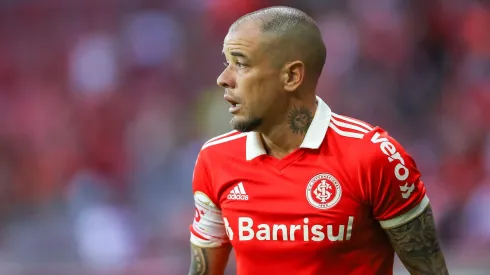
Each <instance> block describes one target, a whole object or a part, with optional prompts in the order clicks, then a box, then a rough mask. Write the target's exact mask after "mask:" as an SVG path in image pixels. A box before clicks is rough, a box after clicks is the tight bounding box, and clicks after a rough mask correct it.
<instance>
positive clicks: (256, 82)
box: [217, 21, 316, 158]
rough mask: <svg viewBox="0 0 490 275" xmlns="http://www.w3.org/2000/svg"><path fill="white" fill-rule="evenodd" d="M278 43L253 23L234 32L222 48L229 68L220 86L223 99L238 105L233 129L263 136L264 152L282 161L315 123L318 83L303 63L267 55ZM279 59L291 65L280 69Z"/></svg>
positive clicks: (284, 64)
mask: <svg viewBox="0 0 490 275" xmlns="http://www.w3.org/2000/svg"><path fill="white" fill-rule="evenodd" d="M274 39H276V38H274V37H271V36H269V35H267V34H264V33H262V32H261V30H260V26H259V25H258V24H257V23H256V22H253V21H250V22H243V23H241V24H240V25H239V26H238V27H235V28H234V29H232V30H230V32H229V33H228V35H227V36H226V38H225V41H224V46H223V54H224V56H225V59H226V63H225V64H226V67H225V69H224V70H223V72H222V73H221V75H220V76H219V77H218V79H217V82H218V85H219V86H221V87H223V88H224V89H225V95H224V96H225V99H227V100H228V101H230V99H231V102H230V103H238V104H240V109H239V110H238V111H237V112H235V113H233V118H232V120H231V125H232V126H233V128H235V129H236V130H239V131H241V132H247V131H256V132H260V133H261V135H262V140H263V142H264V147H265V149H266V151H267V152H268V153H269V154H270V155H272V156H274V157H277V158H282V157H284V156H286V155H287V154H288V153H290V152H291V151H293V150H295V149H296V148H298V147H299V145H300V144H301V142H302V140H303V138H304V135H305V134H306V130H307V129H308V126H309V125H310V123H311V120H312V119H313V114H314V113H315V110H316V100H315V93H314V89H311V87H313V86H314V82H316V78H313V77H310V78H307V77H306V72H307V69H306V66H305V64H304V63H303V62H302V61H301V60H294V58H293V57H291V58H286V57H278V55H277V54H276V55H274V56H269V54H268V53H269V52H270V51H269V47H270V45H271V44H274V43H276V42H275V41H274ZM271 40H272V41H271ZM284 54H287V51H285V52H284ZM278 60H288V61H284V63H282V65H281V66H278V62H279V63H280V61H278ZM293 118H294V119H293ZM300 123H302V125H300Z"/></svg>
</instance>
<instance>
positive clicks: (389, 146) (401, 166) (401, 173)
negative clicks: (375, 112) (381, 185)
mask: <svg viewBox="0 0 490 275" xmlns="http://www.w3.org/2000/svg"><path fill="white" fill-rule="evenodd" d="M371 142H372V143H374V144H376V143H380V145H379V148H380V149H381V152H383V153H384V154H385V155H387V156H388V160H389V161H390V162H393V161H395V160H396V161H398V162H399V163H398V164H397V165H396V166H395V170H394V173H395V177H396V178H397V179H398V180H399V181H404V180H406V179H407V178H408V176H409V175H410V172H409V170H408V168H407V167H405V160H404V159H403V158H402V156H401V155H400V153H399V152H397V150H396V147H395V145H393V143H391V142H390V141H389V140H388V139H387V138H385V137H383V138H380V134H379V133H375V134H374V135H373V137H372V138H371Z"/></svg>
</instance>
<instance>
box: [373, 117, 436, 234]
mask: <svg viewBox="0 0 490 275" xmlns="http://www.w3.org/2000/svg"><path fill="white" fill-rule="evenodd" d="M368 137H369V139H370V140H369V143H370V144H369V145H368V146H373V147H372V148H371V149H370V150H368V151H369V155H370V157H369V158H367V159H368V161H366V163H365V164H364V167H365V168H366V170H367V173H366V174H365V175H366V178H365V182H367V189H368V190H365V194H366V196H367V200H368V201H369V204H370V205H371V207H372V212H373V216H374V218H376V219H377V220H378V221H379V222H380V224H381V227H383V228H384V229H389V228H393V227H397V226H400V225H402V224H405V223H407V222H409V221H410V220H412V219H414V218H416V217H417V216H418V215H420V214H421V213H422V212H423V211H424V210H425V209H426V207H427V206H428V205H429V199H428V197H427V195H426V189H425V186H424V183H423V182H422V180H421V179H420V177H421V174H420V172H419V170H418V169H417V166H416V163H415V161H414V160H413V158H412V157H411V156H410V155H409V154H408V153H407V152H406V151H405V149H404V148H403V147H402V146H401V145H400V144H399V143H398V142H397V141H396V140H395V139H393V138H392V137H390V136H389V135H388V133H387V132H385V131H384V130H382V129H381V128H379V127H376V128H375V129H374V130H373V131H372V132H371V133H370V134H369V136H368ZM365 186H366V185H365Z"/></svg>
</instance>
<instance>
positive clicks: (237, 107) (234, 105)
mask: <svg viewBox="0 0 490 275" xmlns="http://www.w3.org/2000/svg"><path fill="white" fill-rule="evenodd" d="M224 98H225V100H226V101H228V103H230V104H231V107H230V110H229V111H230V113H232V114H235V113H237V112H238V110H240V107H241V106H242V105H241V104H240V103H239V102H238V101H236V100H235V99H233V98H232V97H231V96H228V95H225V96H224Z"/></svg>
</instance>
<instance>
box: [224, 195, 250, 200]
mask: <svg viewBox="0 0 490 275" xmlns="http://www.w3.org/2000/svg"><path fill="white" fill-rule="evenodd" d="M227 198H228V199H229V200H239V201H248V195H237V194H228V196H227Z"/></svg>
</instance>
